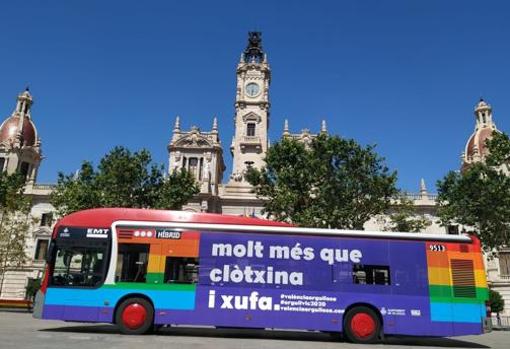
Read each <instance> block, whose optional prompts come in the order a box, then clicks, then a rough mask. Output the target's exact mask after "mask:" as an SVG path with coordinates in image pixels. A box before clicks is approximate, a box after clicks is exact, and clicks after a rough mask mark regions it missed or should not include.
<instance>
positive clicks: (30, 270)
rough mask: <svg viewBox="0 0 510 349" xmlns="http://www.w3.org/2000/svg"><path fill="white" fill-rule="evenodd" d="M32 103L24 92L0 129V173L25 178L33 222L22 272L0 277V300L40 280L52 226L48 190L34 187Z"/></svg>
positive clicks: (36, 143) (19, 295)
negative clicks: (16, 173) (19, 174)
mask: <svg viewBox="0 0 510 349" xmlns="http://www.w3.org/2000/svg"><path fill="white" fill-rule="evenodd" d="M32 103H33V99H32V96H31V94H30V92H29V91H28V89H27V90H26V91H24V92H22V93H21V94H20V95H19V96H18V98H17V103H16V107H15V109H14V111H13V112H12V114H11V116H9V117H8V118H6V119H5V120H4V122H3V123H2V125H1V126H0V169H1V170H2V171H5V172H6V173H8V174H11V173H13V172H15V171H19V172H20V173H21V174H22V175H24V176H25V178H26V187H25V194H26V195H29V196H30V197H31V199H32V208H31V212H30V215H31V218H33V219H31V228H30V234H29V236H28V237H27V245H26V254H27V256H28V262H27V264H26V265H25V266H23V267H22V268H16V269H12V270H8V271H7V272H6V274H5V275H4V277H3V278H2V276H1V275H0V290H1V292H0V298H7V299H23V298H24V297H25V286H26V284H27V282H28V280H29V279H36V278H39V277H40V276H41V273H42V268H43V266H44V258H45V257H46V251H47V248H48V244H49V239H50V236H51V226H52V224H53V211H54V208H53V206H51V204H50V203H49V196H50V194H51V190H52V186H51V185H41V184H37V183H36V181H37V171H38V169H39V165H40V163H41V160H42V159H43V157H42V150H41V140H40V138H39V136H38V133H37V128H36V127H35V124H34V122H33V120H32V115H31V108H32ZM0 214H1V212H0Z"/></svg>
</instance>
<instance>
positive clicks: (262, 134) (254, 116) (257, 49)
mask: <svg viewBox="0 0 510 349" xmlns="http://www.w3.org/2000/svg"><path fill="white" fill-rule="evenodd" d="M236 74H237V87H236V100H235V116H234V126H235V135H234V138H233V139H232V144H231V146H230V151H231V153H232V157H233V168H232V174H231V175H230V181H229V183H228V185H229V186H232V185H234V186H249V183H248V182H247V181H246V179H245V176H244V175H245V173H246V170H247V169H248V168H249V167H252V166H253V167H257V168H261V167H262V166H263V165H264V161H263V158H264V156H265V153H266V151H267V148H268V137H267V131H268V128H269V107H270V103H269V84H270V82H271V70H270V68H269V64H268V62H267V55H266V54H265V53H264V51H263V49H262V34H261V33H260V32H250V33H248V46H247V47H246V49H245V50H244V51H243V53H242V54H241V59H240V61H239V64H238V65H237V70H236Z"/></svg>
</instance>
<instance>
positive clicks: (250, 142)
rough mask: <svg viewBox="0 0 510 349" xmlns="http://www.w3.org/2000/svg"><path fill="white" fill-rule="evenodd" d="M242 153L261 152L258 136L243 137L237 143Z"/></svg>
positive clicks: (260, 142)
mask: <svg viewBox="0 0 510 349" xmlns="http://www.w3.org/2000/svg"><path fill="white" fill-rule="evenodd" d="M239 145H240V147H241V151H242V152H246V151H249V150H251V149H253V150H255V151H256V152H257V153H260V152H261V151H262V140H261V139H260V137H259V136H243V137H242V138H241V141H240V143H239Z"/></svg>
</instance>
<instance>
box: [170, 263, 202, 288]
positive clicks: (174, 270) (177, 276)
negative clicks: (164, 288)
mask: <svg viewBox="0 0 510 349" xmlns="http://www.w3.org/2000/svg"><path fill="white" fill-rule="evenodd" d="M164 282H165V283H177V284H196V283H198V258H189V257H166V263H165V278H164Z"/></svg>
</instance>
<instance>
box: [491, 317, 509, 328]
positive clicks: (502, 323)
mask: <svg viewBox="0 0 510 349" xmlns="http://www.w3.org/2000/svg"><path fill="white" fill-rule="evenodd" d="M491 322H492V328H494V329H505V330H510V316H502V315H500V316H496V315H493V316H492V317H491Z"/></svg>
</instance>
